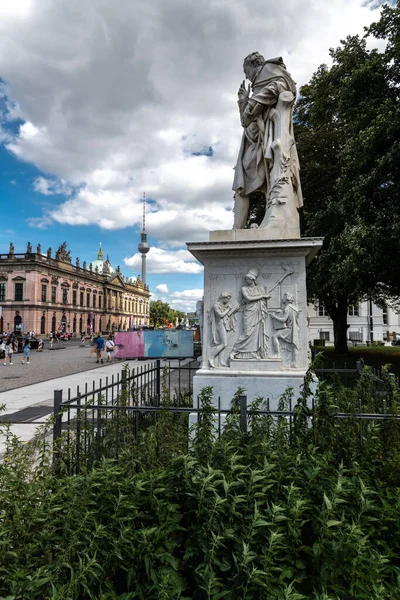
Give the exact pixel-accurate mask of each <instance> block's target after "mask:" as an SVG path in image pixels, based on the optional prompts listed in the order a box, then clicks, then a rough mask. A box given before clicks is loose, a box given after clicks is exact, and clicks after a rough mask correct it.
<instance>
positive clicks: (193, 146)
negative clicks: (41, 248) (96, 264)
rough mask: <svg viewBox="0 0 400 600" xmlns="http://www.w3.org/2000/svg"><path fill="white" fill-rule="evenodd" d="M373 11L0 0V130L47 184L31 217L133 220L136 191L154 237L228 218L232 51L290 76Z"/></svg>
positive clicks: (268, 4) (233, 130)
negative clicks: (0, 86) (39, 209)
mask: <svg viewBox="0 0 400 600" xmlns="http://www.w3.org/2000/svg"><path fill="white" fill-rule="evenodd" d="M376 17H377V11H376V10H370V8H369V7H368V5H366V3H364V2H363V1H362V0H333V1H332V2H329V3H327V2H326V1H323V0H297V2H283V3H275V2H272V0H267V1H266V0H253V2H251V3H249V2H248V3H246V2H242V0H230V1H229V2H215V1H214V0H203V1H202V2H197V3H196V2H191V3H184V2H182V0H169V1H168V2H165V0H153V1H152V2H151V3H149V2H144V3H143V2H139V0H133V1H132V2H122V3H118V5H117V6H116V5H115V3H112V2H107V1H106V0H92V1H91V2H81V1H80V0H59V1H58V2H54V1H52V0H20V1H19V2H10V1H9V0H0V73H1V74H2V78H3V79H4V81H5V82H6V88H5V89H6V92H7V102H6V105H5V108H4V109H3V112H4V118H3V119H2V120H3V129H2V130H1V129H0V142H2V143H3V144H5V146H6V147H7V148H8V150H9V152H11V153H12V154H14V155H15V156H17V157H18V158H19V159H21V160H22V161H26V162H28V163H31V164H34V165H35V166H36V167H38V168H39V169H40V170H41V171H42V172H43V174H44V175H45V176H43V177H39V178H38V179H36V180H35V181H34V183H33V185H34V187H35V189H36V190H37V191H38V192H40V193H42V194H43V195H44V196H49V195H52V196H54V198H53V203H52V206H51V207H48V205H47V204H46V206H47V208H45V209H44V211H45V212H44V214H43V217H42V218H41V219H40V218H39V219H37V220H31V221H30V224H31V225H32V226H38V227H44V226H46V225H49V224H51V223H52V222H57V223H65V224H69V225H85V224H86V225H89V224H96V225H98V226H99V227H101V228H104V229H110V230H115V229H119V228H123V227H128V226H132V225H135V224H139V223H140V219H141V206H140V199H141V197H142V192H143V191H146V193H147V196H148V197H149V198H151V199H152V200H153V203H152V206H151V212H150V214H149V216H148V231H149V233H150V232H151V233H152V234H153V235H154V236H155V237H158V238H159V239H160V240H163V241H164V242H166V243H170V244H175V245H176V244H182V243H183V242H185V241H186V240H193V241H195V240H197V239H200V238H202V239H205V238H206V233H207V231H208V230H210V229H220V228H230V227H231V225H232V213H231V207H232V191H231V184H232V178H233V171H232V167H233V165H234V164H235V160H236V155H237V152H238V148H239V143H240V135H241V128H240V124H239V118H238V113H237V106H236V92H237V89H238V86H239V84H240V82H241V80H242V79H243V73H242V63H243V58H244V57H245V56H246V55H247V54H248V53H249V52H251V51H253V50H259V51H261V52H263V53H264V54H265V55H266V56H267V57H269V56H278V55H282V56H283V57H284V58H285V60H286V63H287V66H288V69H289V71H290V72H291V73H292V75H293V77H294V79H295V80H297V82H298V84H303V83H306V82H307V81H308V79H309V78H310V76H311V75H312V73H313V72H314V71H315V70H316V68H317V67H318V66H319V64H320V63H321V62H326V61H328V60H329V58H328V49H329V47H330V46H335V45H337V44H338V42H339V40H340V39H341V38H343V37H344V36H346V35H347V34H352V33H357V32H360V33H362V29H363V25H367V24H369V23H370V22H371V21H372V20H374V19H376ZM17 119H18V122H19V121H21V123H20V125H19V129H17V130H16V129H15V127H14V128H9V129H7V122H8V123H9V122H10V121H12V120H17ZM63 195H64V196H65V197H64V198H63V197H62V196H63ZM138 258H139V256H136V255H135V257H132V258H131V259H129V260H131V261H134V262H135V261H136V262H137V260H138ZM153 260H154V264H155V265H158V267H156V268H165V266H164V267H161V263H162V260H161V255H158V256H157V255H156V253H153ZM150 262H151V261H150V255H149V265H150ZM194 264H195V263H193V261H188V260H186V259H177V260H176V261H175V262H174V263H173V265H174V268H175V269H176V270H175V272H185V273H186V272H188V271H187V270H186V269H188V268H189V269H191V268H194V267H193V265H194ZM196 268H199V266H198V265H197V266H196ZM179 269H183V270H182V271H180V270H179ZM154 272H166V271H163V270H162V271H154ZM189 272H193V271H189ZM197 272H198V271H197Z"/></svg>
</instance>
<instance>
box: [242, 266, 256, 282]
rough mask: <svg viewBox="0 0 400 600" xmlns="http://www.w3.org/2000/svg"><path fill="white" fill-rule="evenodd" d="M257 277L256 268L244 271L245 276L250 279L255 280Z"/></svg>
mask: <svg viewBox="0 0 400 600" xmlns="http://www.w3.org/2000/svg"><path fill="white" fill-rule="evenodd" d="M257 277H258V269H256V268H254V269H250V270H249V272H248V273H246V275H245V278H246V279H250V280H251V281H255V280H256V279H257Z"/></svg>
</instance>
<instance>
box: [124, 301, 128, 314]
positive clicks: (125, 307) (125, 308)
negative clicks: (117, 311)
mask: <svg viewBox="0 0 400 600" xmlns="http://www.w3.org/2000/svg"><path fill="white" fill-rule="evenodd" d="M124 310H125V312H126V311H127V306H126V300H125V303H124Z"/></svg>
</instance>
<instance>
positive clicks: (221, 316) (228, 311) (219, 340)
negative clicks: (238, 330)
mask: <svg viewBox="0 0 400 600" xmlns="http://www.w3.org/2000/svg"><path fill="white" fill-rule="evenodd" d="M231 298H232V294H231V293H230V292H222V293H221V294H220V296H219V298H218V300H217V302H215V304H213V306H212V309H211V314H210V322H211V338H212V342H213V344H214V347H213V348H212V349H211V350H210V357H209V359H208V364H209V366H210V367H211V368H215V366H216V360H218V362H219V364H220V366H221V367H228V366H229V365H228V364H227V363H226V362H224V361H223V360H222V359H221V352H222V350H224V349H225V348H226V347H227V345H228V335H227V332H228V331H232V330H233V329H234V328H235V324H236V317H235V315H234V308H233V306H232V305H231V304H229V301H230V299H231Z"/></svg>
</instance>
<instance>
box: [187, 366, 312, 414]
mask: <svg viewBox="0 0 400 600" xmlns="http://www.w3.org/2000/svg"><path fill="white" fill-rule="evenodd" d="M305 374H306V371H304V370H303V371H296V372H292V371H290V372H289V371H286V372H282V371H280V372H277V373H262V374H261V373H259V372H248V373H243V372H242V373H240V372H228V371H227V370H224V371H223V370H222V369H221V370H217V369H214V370H213V371H208V372H205V371H202V370H200V371H197V373H196V375H195V376H194V378H193V406H194V407H195V408H197V406H198V402H199V401H198V397H199V395H200V393H201V390H202V389H203V388H205V387H208V386H211V387H212V394H213V404H214V406H216V407H219V408H221V410H229V409H230V407H231V403H232V398H233V396H234V395H235V394H236V393H237V391H238V389H239V388H241V389H243V390H244V391H243V395H245V396H247V406H250V404H251V403H252V402H254V400H257V399H258V398H263V399H264V401H265V402H266V401H267V400H268V403H269V409H270V410H272V411H273V410H277V409H278V402H279V399H280V398H281V396H282V395H283V394H284V393H285V392H287V390H288V389H291V390H292V392H293V400H292V406H291V407H290V406H288V407H287V409H290V408H293V406H294V405H295V403H296V401H297V399H298V398H299V396H300V394H301V389H302V386H303V383H304V376H305ZM316 383H317V379H315V384H313V385H312V388H313V391H314V392H315V389H316ZM309 404H310V406H311V399H310V402H309Z"/></svg>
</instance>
